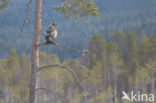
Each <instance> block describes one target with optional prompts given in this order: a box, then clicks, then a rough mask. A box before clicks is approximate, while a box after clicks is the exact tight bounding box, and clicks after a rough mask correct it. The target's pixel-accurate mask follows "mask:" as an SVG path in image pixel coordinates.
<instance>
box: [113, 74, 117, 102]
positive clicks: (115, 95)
mask: <svg viewBox="0 0 156 103" xmlns="http://www.w3.org/2000/svg"><path fill="white" fill-rule="evenodd" d="M116 78H117V76H116V72H114V103H117V100H116V99H117V79H116Z"/></svg>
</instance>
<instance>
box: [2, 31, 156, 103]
mask: <svg viewBox="0 0 156 103" xmlns="http://www.w3.org/2000/svg"><path fill="white" fill-rule="evenodd" d="M88 50H89V53H88V54H86V55H85V56H81V57H80V58H79V59H65V60H64V61H63V62H61V61H60V58H59V57H58V56H57V55H56V54H47V53H46V52H40V55H39V57H40V61H39V62H40V65H41V66H44V65H49V64H61V65H64V66H67V67H70V68H71V69H72V71H73V72H74V73H75V74H76V76H77V78H74V76H73V75H72V73H71V72H70V71H69V70H68V69H66V68H62V67H59V66H56V67H49V68H47V69H45V70H44V69H43V70H41V71H39V77H38V78H39V79H38V84H37V87H38V90H37V98H38V99H37V103H133V102H130V101H128V100H123V101H122V100H121V97H122V91H125V92H126V93H128V94H129V93H130V92H131V91H132V90H133V91H134V92H137V91H140V92H141V93H142V94H144V93H146V94H150V93H152V94H155V93H156V92H155V91H156V90H155V89H156V82H155V80H156V78H155V74H156V61H155V60H156V34H151V35H150V36H149V37H148V36H146V34H145V32H144V31H142V33H141V37H138V34H137V33H136V32H130V33H129V34H127V35H125V33H124V32H122V31H121V30H118V31H117V32H115V33H113V34H108V38H107V40H106V39H105V38H103V37H102V36H101V35H100V34H99V33H96V34H94V35H93V36H92V37H91V39H90V40H89V45H88ZM77 79H78V80H77ZM29 80H30V60H29V56H27V55H26V54H25V53H23V54H22V55H19V54H18V53H17V52H16V50H15V49H11V50H10V54H9V56H8V57H7V58H5V59H1V60H0V103H28V94H29V93H28V89H29ZM138 103H144V102H143V101H142V102H138ZM146 103H147V102H146ZM148 103H149V102H148ZM152 103H154V102H152Z"/></svg>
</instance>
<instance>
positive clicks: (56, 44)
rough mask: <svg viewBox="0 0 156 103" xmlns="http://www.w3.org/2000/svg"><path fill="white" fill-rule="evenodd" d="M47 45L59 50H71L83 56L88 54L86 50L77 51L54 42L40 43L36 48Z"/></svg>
mask: <svg viewBox="0 0 156 103" xmlns="http://www.w3.org/2000/svg"><path fill="white" fill-rule="evenodd" d="M49 44H53V45H55V46H57V47H60V48H64V49H68V50H72V51H75V52H78V53H81V54H82V55H85V54H87V53H88V52H89V51H88V50H83V51H81V50H78V49H75V48H71V47H67V46H63V45H61V44H58V43H56V42H54V41H52V42H51V43H42V44H39V45H38V46H43V45H49Z"/></svg>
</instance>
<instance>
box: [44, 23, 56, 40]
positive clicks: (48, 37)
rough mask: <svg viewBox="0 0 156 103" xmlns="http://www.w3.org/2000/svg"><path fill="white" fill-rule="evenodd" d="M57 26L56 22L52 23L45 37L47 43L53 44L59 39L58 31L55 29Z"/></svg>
mask: <svg viewBox="0 0 156 103" xmlns="http://www.w3.org/2000/svg"><path fill="white" fill-rule="evenodd" d="M55 24H56V23H55V22H53V23H51V24H50V25H49V27H48V29H47V30H46V35H45V39H46V43H52V42H53V41H54V39H55V38H56V37H57V30H56V28H55V27H54V25H55Z"/></svg>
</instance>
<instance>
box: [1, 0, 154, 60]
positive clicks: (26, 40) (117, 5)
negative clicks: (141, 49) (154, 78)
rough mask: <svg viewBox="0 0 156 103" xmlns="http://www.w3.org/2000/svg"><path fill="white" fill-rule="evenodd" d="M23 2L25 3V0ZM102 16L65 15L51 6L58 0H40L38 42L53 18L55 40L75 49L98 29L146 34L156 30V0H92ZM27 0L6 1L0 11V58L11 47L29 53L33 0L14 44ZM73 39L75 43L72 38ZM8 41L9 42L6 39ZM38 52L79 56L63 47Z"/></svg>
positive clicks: (102, 33) (85, 42)
mask: <svg viewBox="0 0 156 103" xmlns="http://www.w3.org/2000/svg"><path fill="white" fill-rule="evenodd" d="M24 1H25V2H24ZM94 1H95V3H96V5H97V7H98V8H99V12H100V13H101V15H102V16H101V17H98V18H93V17H91V16H89V17H84V18H76V20H75V18H70V19H67V18H64V16H62V15H60V14H59V13H58V12H56V11H55V10H53V9H52V8H51V7H52V6H55V5H57V4H59V3H58V0H48V1H43V8H42V30H41V42H44V35H45V30H46V28H47V27H48V26H49V24H50V23H51V22H53V21H55V22H56V28H57V30H58V37H57V38H56V42H58V43H60V44H64V45H68V46H70V47H74V48H77V49H83V48H85V47H86V46H87V45H88V41H89V40H90V39H91V37H92V35H93V34H95V33H96V32H99V33H100V35H102V37H105V38H107V34H108V33H109V32H110V33H115V32H117V30H118V29H121V30H122V31H123V32H125V33H126V34H128V33H130V32H131V31H136V32H137V33H138V34H139V35H141V32H142V31H143V30H144V31H145V33H146V34H147V35H148V36H149V35H151V34H153V33H156V29H155V27H156V20H155V18H156V6H155V5H156V2H155V0H150V2H149V1H147V0H118V2H115V1H114V0H109V1H108V0H94ZM27 2H28V1H26V0H16V1H14V0H13V1H11V0H10V1H9V4H8V7H7V8H5V9H4V11H2V12H1V13H0V37H1V38H0V45H1V48H0V58H5V57H6V56H8V55H9V50H10V48H15V49H16V50H17V52H18V54H20V55H21V54H22V53H23V52H25V53H26V54H27V55H31V49H30V48H31V43H32V34H33V23H34V18H33V17H32V16H31V15H34V12H33V10H34V8H35V7H34V1H33V2H32V5H31V6H30V13H29V15H30V16H29V20H28V21H27V23H26V25H25V28H24V31H23V33H22V34H21V36H20V37H19V39H18V40H17V42H16V43H15V44H13V42H14V40H15V38H16V37H17V36H18V35H19V31H20V27H21V26H22V22H23V20H24V17H25V9H26V6H25V5H26V4H27ZM73 39H74V42H73V41H72V40H73ZM5 41H8V42H5ZM41 51H43V52H44V51H46V52H47V53H48V54H52V53H55V54H57V55H58V56H59V58H60V59H61V61H63V60H64V59H66V58H74V59H76V58H78V57H79V54H77V53H75V52H72V51H68V50H63V49H60V48H55V47H53V46H51V47H43V48H41Z"/></svg>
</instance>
